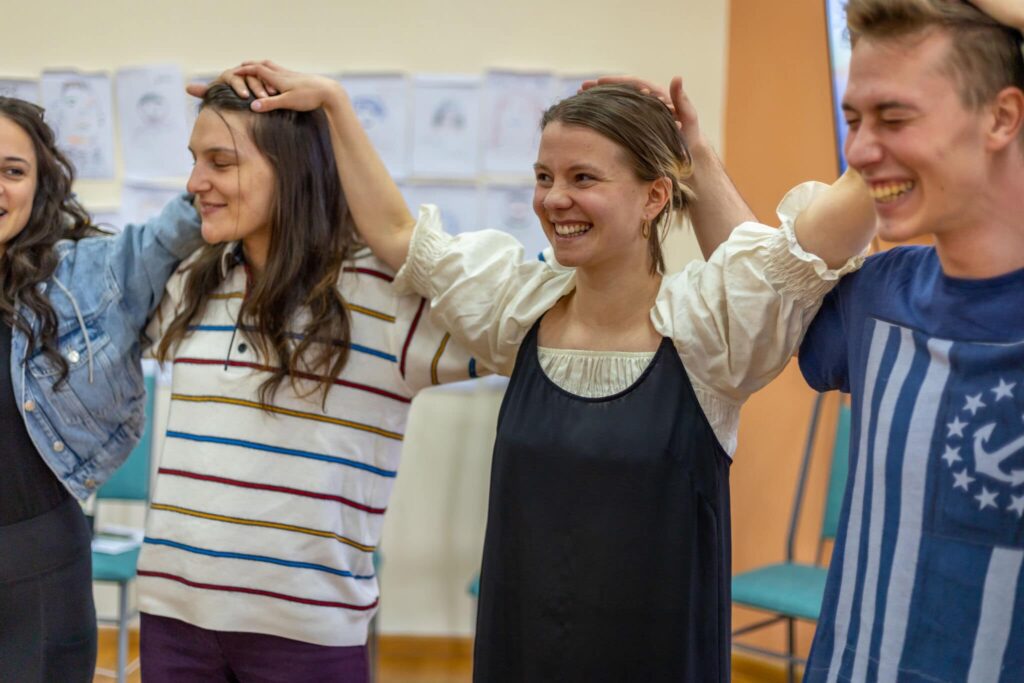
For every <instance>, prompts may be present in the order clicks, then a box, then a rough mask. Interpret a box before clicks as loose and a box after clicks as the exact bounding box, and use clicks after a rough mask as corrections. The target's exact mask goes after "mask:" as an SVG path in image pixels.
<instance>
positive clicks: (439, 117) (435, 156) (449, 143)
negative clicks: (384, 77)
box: [412, 75, 480, 178]
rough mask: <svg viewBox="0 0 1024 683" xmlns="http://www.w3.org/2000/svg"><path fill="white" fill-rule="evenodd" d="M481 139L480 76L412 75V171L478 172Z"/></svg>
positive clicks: (436, 174) (457, 174) (440, 173)
mask: <svg viewBox="0 0 1024 683" xmlns="http://www.w3.org/2000/svg"><path fill="white" fill-rule="evenodd" d="M479 140H480V78H479V77H477V76H440V75H437V76H435V75H419V76H416V77H415V78H414V79H413V145H412V173H413V175H416V176H426V177H442V178H444V177H448V178H472V177H474V176H476V174H477V171H478V169H479V168H480V147H479Z"/></svg>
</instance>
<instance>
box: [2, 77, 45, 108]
mask: <svg viewBox="0 0 1024 683" xmlns="http://www.w3.org/2000/svg"><path fill="white" fill-rule="evenodd" d="M0 97H17V98H18V99H19V100H25V101H26V102H31V103H32V104H39V81H33V80H30V79H27V78H0Z"/></svg>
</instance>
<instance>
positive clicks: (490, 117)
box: [483, 71, 557, 176]
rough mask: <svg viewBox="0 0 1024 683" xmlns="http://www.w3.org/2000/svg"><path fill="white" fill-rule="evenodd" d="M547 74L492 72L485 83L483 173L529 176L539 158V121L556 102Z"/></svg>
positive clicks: (553, 81)
mask: <svg viewBox="0 0 1024 683" xmlns="http://www.w3.org/2000/svg"><path fill="white" fill-rule="evenodd" d="M556 84H557V82H556V80H555V78H554V76H552V75H551V74H547V73H512V72H502V71H491V72H489V73H488V74H487V78H486V80H485V81H484V97H483V100H484V122H485V123H484V130H485V131H486V133H485V135H484V170H485V171H486V172H488V173H512V174H516V175H522V176H529V175H531V173H532V172H531V168H532V167H533V162H534V161H536V158H537V145H538V143H539V142H540V118H541V116H542V115H543V114H544V111H545V110H546V109H547V108H548V107H550V106H551V103H552V101H553V100H554V98H555V86H556Z"/></svg>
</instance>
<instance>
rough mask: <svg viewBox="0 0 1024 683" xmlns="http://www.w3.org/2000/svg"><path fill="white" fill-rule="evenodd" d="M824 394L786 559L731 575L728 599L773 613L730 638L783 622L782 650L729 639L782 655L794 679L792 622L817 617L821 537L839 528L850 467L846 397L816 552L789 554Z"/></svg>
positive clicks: (814, 418)
mask: <svg viewBox="0 0 1024 683" xmlns="http://www.w3.org/2000/svg"><path fill="white" fill-rule="evenodd" d="M824 398H825V395H824V394H819V395H818V397H817V398H816V399H815V402H814V410H813V412H812V414H811V423H810V426H809V428H808V432H807V443H806V445H805V446H804V454H803V460H802V462H801V464H800V474H799V478H798V479H797V485H796V494H795V498H794V500H793V509H792V512H791V514H790V518H789V531H788V532H787V534H786V561H785V562H783V563H781V564H772V565H767V566H764V567H759V568H757V569H752V570H750V571H746V572H742V573H739V574H737V575H735V576H734V577H733V579H732V602H733V604H734V605H740V606H743V607H750V608H753V609H756V610H760V611H764V612H770V613H771V614H772V616H771V617H770V618H768V619H766V620H764V621H759V622H757V623H754V624H751V625H749V626H745V627H744V628H741V629H738V630H735V631H733V633H732V635H733V638H735V637H736V636H739V635H743V634H745V633H750V632H751V631H755V630H758V629H761V628H764V627H765V626H769V625H771V624H776V623H779V622H785V623H786V636H787V652H786V653H778V652H773V651H770V650H766V649H764V648H760V647H755V646H753V645H747V644H744V643H736V642H733V648H734V649H737V650H741V651H745V652H753V653H756V654H759V655H766V656H769V657H777V658H781V659H784V660H785V661H786V664H787V676H788V680H789V682H790V683H793V681H794V680H795V676H796V671H795V669H796V665H797V664H803V663H805V662H804V660H803V659H801V658H799V657H797V656H796V654H795V652H796V650H795V645H796V643H795V640H796V633H795V630H796V620H797V619H806V620H809V621H817V619H818V616H819V614H820V612H821V601H822V597H823V596H824V594H825V578H826V576H827V574H828V569H827V567H825V566H822V553H823V551H824V548H825V542H826V541H834V540H835V536H836V531H837V528H838V526H839V513H840V508H841V507H842V501H843V492H844V490H845V488H846V475H847V470H848V469H849V446H850V408H849V406H848V405H847V404H846V402H845V401H843V402H841V404H840V407H839V417H838V419H837V420H836V426H835V443H834V444H833V446H832V467H831V472H830V473H829V481H828V491H827V494H826V498H825V511H824V519H823V521H822V528H821V534H820V535H819V537H818V551H817V556H816V558H815V562H814V564H803V563H800V562H797V561H796V559H795V558H794V544H795V538H796V530H797V524H798V522H799V519H800V509H801V506H802V504H803V498H804V490H805V488H806V484H807V471H808V468H809V466H810V461H811V454H812V453H813V451H814V442H815V437H816V436H817V431H818V427H819V424H820V422H821V412H822V410H821V409H822V403H823V402H824Z"/></svg>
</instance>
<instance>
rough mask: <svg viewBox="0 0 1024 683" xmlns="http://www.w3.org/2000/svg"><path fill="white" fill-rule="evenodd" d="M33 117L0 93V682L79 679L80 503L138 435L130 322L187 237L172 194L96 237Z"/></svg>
mask: <svg viewBox="0 0 1024 683" xmlns="http://www.w3.org/2000/svg"><path fill="white" fill-rule="evenodd" d="M73 177H74V173H73V170H72V167H71V164H70V163H69V162H68V160H67V158H66V157H65V156H64V155H63V154H62V153H61V152H60V151H59V150H58V149H57V146H56V143H55V140H54V135H53V131H52V130H51V129H50V127H49V126H48V125H47V123H46V121H45V120H44V117H43V110H42V109H41V108H39V107H37V106H36V105H33V104H30V103H28V102H25V101H23V100H18V99H14V98H8V97H0V434H3V444H2V447H0V466H2V468H3V473H4V474H3V476H2V477H0V549H2V550H0V624H2V626H0V680H2V681H15V680H16V681H43V680H46V681H50V680H60V681H79V680H80V681H90V680H92V675H93V668H94V664H95V659H96V615H95V609H94V607H93V599H92V569H91V552H90V534H89V529H88V525H87V523H86V520H85V517H84V515H83V513H82V509H81V506H79V505H78V503H77V502H76V501H75V498H86V497H88V496H89V495H90V494H91V493H93V492H94V491H95V490H96V488H97V487H99V486H100V485H101V484H102V483H103V482H104V481H105V480H106V479H107V477H109V476H110V474H111V473H112V472H113V471H114V470H115V469H116V468H117V467H118V465H120V464H121V463H122V462H123V461H124V460H125V458H126V457H127V456H128V453H129V452H130V451H131V449H132V447H134V446H135V444H136V443H137V442H138V440H139V437H140V436H141V434H142V430H143V425H144V421H145V414H144V403H145V401H144V398H145V393H146V392H145V385H144V382H143V377H142V367H141V364H140V357H141V352H142V349H141V345H140V341H139V339H140V331H141V330H142V328H143V326H144V325H145V323H146V319H147V318H148V317H149V314H150V312H151V311H152V310H153V309H154V308H155V307H156V305H157V304H158V303H159V301H160V297H161V295H162V293H163V289H164V284H165V283H166V281H167V279H168V278H169V277H170V275H171V273H172V272H173V271H174V268H175V266H176V265H177V264H178V262H179V261H180V260H181V259H182V258H184V257H185V256H187V255H188V254H189V253H191V252H192V250H193V249H194V248H195V247H196V246H198V243H199V222H198V220H197V216H196V213H195V210H194V209H193V208H192V206H191V205H190V203H189V201H188V197H187V196H185V195H182V197H181V198H178V199H175V200H174V201H172V202H171V203H170V204H168V206H167V207H166V208H165V209H164V210H163V212H162V213H161V214H160V216H159V217H158V218H157V219H155V220H154V221H152V222H151V223H149V224H147V225H139V226H128V227H127V228H125V230H124V232H122V233H121V234H119V235H117V236H103V235H102V234H101V233H100V232H99V231H98V230H96V229H95V228H94V227H93V226H92V225H91V224H90V220H89V216H88V214H87V213H86V212H85V210H84V209H83V208H82V207H81V205H80V204H79V203H78V202H77V201H76V200H75V198H74V195H73V194H72V192H71V185H72V180H73Z"/></svg>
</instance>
